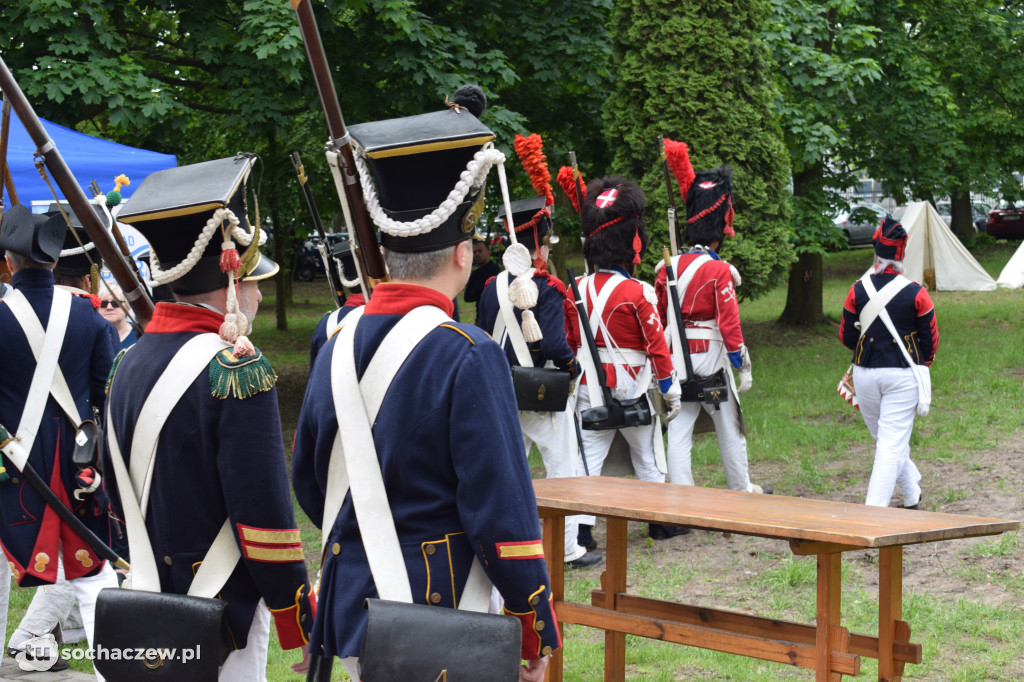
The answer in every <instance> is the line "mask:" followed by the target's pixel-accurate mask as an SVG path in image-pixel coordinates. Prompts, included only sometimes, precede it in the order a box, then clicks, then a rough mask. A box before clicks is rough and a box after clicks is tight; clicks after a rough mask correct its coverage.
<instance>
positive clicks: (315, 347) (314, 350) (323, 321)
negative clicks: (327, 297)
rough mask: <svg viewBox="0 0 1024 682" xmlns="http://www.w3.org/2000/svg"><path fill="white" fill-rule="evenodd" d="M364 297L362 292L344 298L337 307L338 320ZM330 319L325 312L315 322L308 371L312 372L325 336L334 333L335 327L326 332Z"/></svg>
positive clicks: (343, 317)
mask: <svg viewBox="0 0 1024 682" xmlns="http://www.w3.org/2000/svg"><path fill="white" fill-rule="evenodd" d="M365 304H366V299H365V298H363V295H362V294H352V295H351V296H349V297H348V298H347V299H345V305H343V306H341V307H340V308H338V311H339V315H338V320H344V319H345V316H346V315H348V314H349V313H350V312H352V311H353V310H355V309H356V308H358V307H360V306H362V305H365ZM330 319H331V313H325V314H324V316H323V317H321V318H320V321H319V322H317V324H316V329H314V330H313V337H312V338H311V339H310V341H309V372H310V374H312V373H313V365H315V364H316V356H317V355H319V353H320V349H321V348H323V346H324V344H325V343H327V338H328V337H329V336H331V335H332V334H334V332H335V331H337V329H332V330H330V333H328V329H327V323H328V322H329V321H330Z"/></svg>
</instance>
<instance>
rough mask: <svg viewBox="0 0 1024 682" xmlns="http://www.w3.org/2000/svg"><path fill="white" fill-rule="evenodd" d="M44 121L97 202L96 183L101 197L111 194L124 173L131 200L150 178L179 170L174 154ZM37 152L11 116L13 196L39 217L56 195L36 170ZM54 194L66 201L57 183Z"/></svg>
mask: <svg viewBox="0 0 1024 682" xmlns="http://www.w3.org/2000/svg"><path fill="white" fill-rule="evenodd" d="M39 120H40V122H41V123H42V124H43V128H45V129H46V132H47V133H48V134H49V136H50V137H51V138H52V139H53V141H54V143H55V144H56V145H57V151H59V152H60V155H61V156H62V157H63V158H64V162H65V163H66V164H67V165H68V168H70V169H71V172H72V173H73V174H74V176H75V179H76V180H78V183H79V184H80V185H81V187H82V189H83V190H84V191H85V196H87V197H91V196H92V193H91V192H90V191H89V190H88V185H89V183H90V182H91V181H92V180H95V181H96V182H97V184H99V186H100V190H101V191H102V192H109V191H110V190H112V189H114V178H115V177H117V176H118V175H121V174H122V173H123V174H124V175H127V176H128V179H129V180H131V184H130V185H128V186H126V187H123V188H121V196H122V198H124V199H127V198H128V197H129V196H131V194H132V190H134V189H135V188H136V187H138V186H139V185H140V184H141V183H142V181H143V180H144V179H145V178H146V176H147V175H149V174H150V173H152V172H154V171H158V170H162V169H164V168H173V167H174V166H177V165H178V160H177V158H176V157H175V156H174V154H161V153H159V152H151V151H148V150H145V149H136V148H135V147H128V146H126V145H123V144H118V143H117V142H110V141H109V140H103V139H100V138H98V137H92V136H91V135H85V134H84V133H79V132H77V131H74V130H71V129H70V128H65V127H64V126H59V125H57V124H56V123H51V122H50V121H46V120H43V119H39ZM35 150H36V145H35V144H34V143H33V142H32V139H31V138H30V137H29V136H28V133H27V132H25V127H24V126H23V125H22V124H21V121H20V120H19V119H18V117H17V115H12V116H11V127H10V133H9V134H8V140H7V163H8V165H9V166H10V169H11V178H12V179H13V180H14V190H15V191H16V192H17V193H18V202H19V203H21V204H23V205H25V206H29V207H32V206H33V202H37V203H36V204H35V207H34V208H33V211H34V212H36V213H39V212H43V211H45V210H46V207H47V206H48V205H49V203H50V202H51V201H53V195H52V194H51V193H50V190H49V188H48V187H47V186H46V183H45V182H44V181H43V179H42V178H41V177H40V176H39V171H37V170H36V167H35V163H34V162H33V161H34V159H33V154H34V153H35ZM51 182H53V179H52V177H51ZM53 188H54V190H55V191H56V192H57V196H59V197H60V198H61V199H63V198H64V196H63V193H62V192H61V191H60V188H59V187H57V183H55V182H54V183H53ZM11 203H12V202H11V199H10V197H8V196H6V194H5V196H4V204H5V205H6V206H7V207H10V205H11Z"/></svg>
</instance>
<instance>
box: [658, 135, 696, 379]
mask: <svg viewBox="0 0 1024 682" xmlns="http://www.w3.org/2000/svg"><path fill="white" fill-rule="evenodd" d="M659 139H660V138H659ZM662 149H664V146H663V147H662ZM669 193H670V194H671V191H670V192H669ZM662 257H664V259H665V287H666V288H667V289H668V295H669V307H670V308H672V316H671V317H670V318H669V321H670V322H671V323H672V324H673V326H674V327H675V330H674V331H675V334H673V338H672V342H673V343H677V344H679V347H680V351H681V352H682V356H683V366H684V367H685V368H686V376H685V377H679V383H680V384H684V383H686V382H688V381H690V380H691V379H694V378H695V377H696V375H695V374H694V373H693V362H692V361H691V360H690V342H689V341H687V340H686V333H685V332H684V331H683V330H684V329H685V327H684V326H683V325H684V323H683V305H682V301H680V300H679V287H678V286H677V282H678V280H677V279H676V273H674V272H673V268H672V257H671V256H670V255H669V252H668V249H662ZM676 369H677V371H678V368H676Z"/></svg>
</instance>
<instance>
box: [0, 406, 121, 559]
mask: <svg viewBox="0 0 1024 682" xmlns="http://www.w3.org/2000/svg"><path fill="white" fill-rule="evenodd" d="M0 450H2V451H3V453H4V455H6V456H7V460H8V461H9V462H10V463H11V464H12V465H13V466H15V467H16V468H17V469H18V471H20V472H21V473H22V475H24V476H25V480H27V481H28V483H29V485H30V486H32V488H33V489H34V490H35V491H36V492H37V493H39V496H40V497H42V498H43V501H44V502H46V504H47V505H49V507H50V508H51V509H53V511H55V512H56V513H57V516H59V517H60V518H61V521H63V522H64V523H66V524H68V526H70V527H71V530H73V531H74V532H75V534H76V535H77V536H78V537H80V538H82V540H83V541H85V543H86V544H87V545H89V546H90V547H92V548H93V551H95V552H96V553H97V554H99V555H100V556H101V557H103V558H104V559H107V560H108V561H110V562H111V563H112V564H114V565H115V566H117V567H118V568H123V569H124V570H128V569H130V568H131V567H130V566H129V565H128V562H127V561H125V560H124V559H122V558H121V557H119V556H118V555H117V552H115V551H114V550H112V549H111V548H110V546H109V545H107V543H105V542H103V540H100V539H99V537H97V535H96V534H95V533H93V532H92V531H91V530H89V527H88V526H86V525H85V524H84V523H82V520H81V519H80V518H78V517H77V516H75V513H74V512H73V511H71V510H70V509H68V506H67V505H66V504H64V503H63V502H61V500H60V498H59V497H57V493H55V492H53V490H51V489H50V486H49V485H47V484H46V481H44V480H43V479H42V478H41V477H40V476H39V474H38V473H37V472H36V470H35V469H33V468H32V465H31V464H29V462H28V452H26V451H25V448H24V447H23V446H22V444H21V442H20V441H19V440H18V439H17V438H16V437H15V436H12V435H11V433H10V432H9V431H8V430H7V429H6V428H4V427H3V426H2V425H0ZM19 463H20V466H19Z"/></svg>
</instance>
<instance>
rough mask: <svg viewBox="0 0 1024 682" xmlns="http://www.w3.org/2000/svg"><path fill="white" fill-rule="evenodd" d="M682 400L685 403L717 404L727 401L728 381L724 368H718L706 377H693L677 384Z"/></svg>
mask: <svg viewBox="0 0 1024 682" xmlns="http://www.w3.org/2000/svg"><path fill="white" fill-rule="evenodd" d="M679 387H680V389H681V390H682V400H683V402H687V403H707V404H708V405H714V406H716V407H717V406H718V405H719V404H720V403H725V402H728V401H729V382H728V380H727V379H726V378H725V370H724V369H720V370H718V371H717V372H715V373H714V374H712V375H711V376H708V377H694V378H693V379H690V380H689V381H686V382H684V383H682V384H680V385H679Z"/></svg>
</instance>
